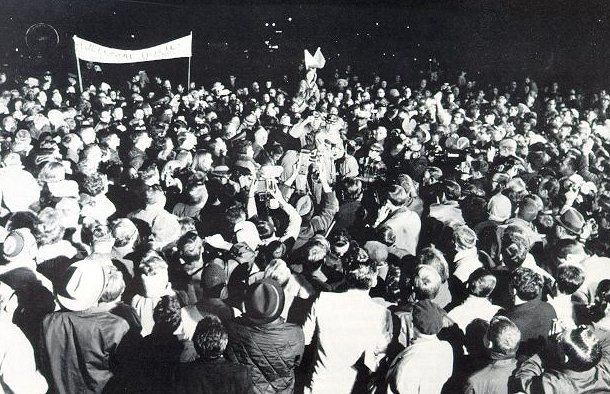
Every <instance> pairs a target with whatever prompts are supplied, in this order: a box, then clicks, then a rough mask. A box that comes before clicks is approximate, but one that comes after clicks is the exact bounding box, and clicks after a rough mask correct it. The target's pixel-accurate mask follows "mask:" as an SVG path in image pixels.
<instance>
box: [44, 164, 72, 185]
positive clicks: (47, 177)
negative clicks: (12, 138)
mask: <svg viewBox="0 0 610 394" xmlns="http://www.w3.org/2000/svg"><path fill="white" fill-rule="evenodd" d="M64 179H66V168H65V167H64V165H63V164H62V163H60V162H58V161H50V162H48V163H46V164H45V165H44V166H43V167H42V169H41V170H40V172H39V173H38V183H39V184H41V185H42V184H45V183H55V182H59V181H63V180H64Z"/></svg>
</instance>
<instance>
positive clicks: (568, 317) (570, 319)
mask: <svg viewBox="0 0 610 394" xmlns="http://www.w3.org/2000/svg"><path fill="white" fill-rule="evenodd" d="M547 302H548V303H549V304H551V306H552V307H553V308H554V309H555V313H556V314H557V319H558V320H559V322H560V323H561V326H562V327H563V328H565V329H566V330H571V329H574V328H576V321H575V319H574V318H575V316H574V304H573V303H572V296H571V295H568V294H557V297H555V298H551V299H549V300H548V301H547Z"/></svg>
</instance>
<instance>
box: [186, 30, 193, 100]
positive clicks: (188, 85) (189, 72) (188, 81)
mask: <svg viewBox="0 0 610 394" xmlns="http://www.w3.org/2000/svg"><path fill="white" fill-rule="evenodd" d="M192 51H193V32H192V31H191V56H189V71H188V76H187V83H186V91H187V92H188V91H189V90H190V88H191V59H192V57H193V52H192Z"/></svg>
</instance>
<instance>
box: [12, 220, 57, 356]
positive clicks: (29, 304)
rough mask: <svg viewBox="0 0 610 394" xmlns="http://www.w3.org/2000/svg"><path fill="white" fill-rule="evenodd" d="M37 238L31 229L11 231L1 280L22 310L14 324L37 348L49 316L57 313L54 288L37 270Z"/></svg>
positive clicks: (15, 316) (14, 318)
mask: <svg viewBox="0 0 610 394" xmlns="http://www.w3.org/2000/svg"><path fill="white" fill-rule="evenodd" d="M37 254H38V247H37V246H36V239H35V238H34V236H33V235H32V233H31V231H30V230H29V229H27V228H19V229H15V230H13V231H11V232H10V233H9V234H8V236H7V237H6V239H5V240H4V243H3V244H2V262H0V281H2V282H4V283H6V284H7V285H9V286H10V287H12V288H13V289H14V290H15V294H16V295H17V297H18V299H19V309H18V310H17V311H16V312H15V315H14V317H13V322H15V324H17V326H19V328H20V329H21V330H22V331H23V333H24V334H25V335H26V336H27V337H28V339H29V340H30V342H31V343H32V344H33V345H34V346H36V345H37V344H38V341H39V339H40V337H39V336H40V324H41V322H42V319H43V318H44V317H45V315H46V314H47V313H50V312H53V310H55V302H54V300H53V285H52V283H51V282H50V281H49V280H48V279H47V278H46V277H44V276H43V275H42V274H40V273H38V272H37V271H36V261H35V258H36V255H37Z"/></svg>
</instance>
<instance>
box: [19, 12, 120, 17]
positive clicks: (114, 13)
mask: <svg viewBox="0 0 610 394" xmlns="http://www.w3.org/2000/svg"><path fill="white" fill-rule="evenodd" d="M112 15H116V11H113V12H112ZM11 19H13V18H11Z"/></svg>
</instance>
